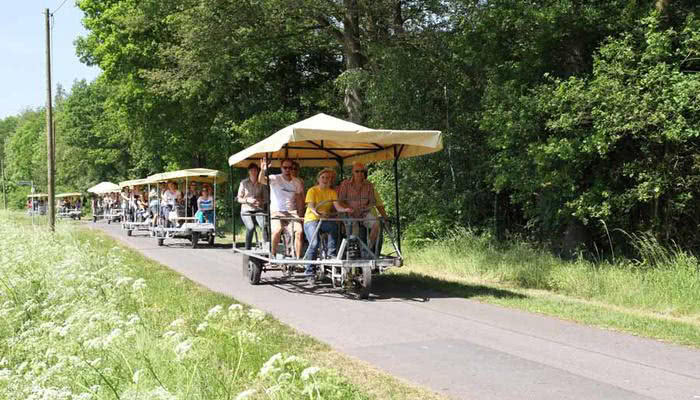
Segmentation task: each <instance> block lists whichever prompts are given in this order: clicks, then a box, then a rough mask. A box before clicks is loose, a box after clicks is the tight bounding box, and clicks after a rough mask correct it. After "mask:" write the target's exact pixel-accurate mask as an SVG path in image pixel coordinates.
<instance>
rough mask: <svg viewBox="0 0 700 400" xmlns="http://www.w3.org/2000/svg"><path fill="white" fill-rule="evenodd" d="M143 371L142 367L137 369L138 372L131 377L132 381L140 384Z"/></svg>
mask: <svg viewBox="0 0 700 400" xmlns="http://www.w3.org/2000/svg"><path fill="white" fill-rule="evenodd" d="M142 372H143V370H142V369H137V370H136V372H134V376H132V377H131V381H132V382H134V383H135V384H138V383H139V379H141V373H142Z"/></svg>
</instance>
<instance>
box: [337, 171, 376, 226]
mask: <svg viewBox="0 0 700 400" xmlns="http://www.w3.org/2000/svg"><path fill="white" fill-rule="evenodd" d="M338 199H340V200H341V201H344V202H346V203H347V205H348V206H349V207H350V208H352V213H350V216H351V217H353V218H362V217H364V216H365V215H366V214H367V212H368V211H369V209H371V208H372V207H374V205H375V204H376V200H375V199H374V186H373V185H372V182H370V181H368V180H364V181H363V182H362V183H361V184H355V183H353V181H352V179H346V180H344V181H343V182H342V183H341V184H340V188H339V189H338Z"/></svg>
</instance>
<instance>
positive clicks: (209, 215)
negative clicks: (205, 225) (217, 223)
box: [199, 210, 214, 224]
mask: <svg viewBox="0 0 700 400" xmlns="http://www.w3.org/2000/svg"><path fill="white" fill-rule="evenodd" d="M199 211H201V212H202V215H203V216H204V221H202V220H201V219H200V220H199V222H209V223H211V224H213V223H214V210H199Z"/></svg>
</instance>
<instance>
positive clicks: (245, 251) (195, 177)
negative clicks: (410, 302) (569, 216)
mask: <svg viewBox="0 0 700 400" xmlns="http://www.w3.org/2000/svg"><path fill="white" fill-rule="evenodd" d="M441 149H442V134H441V132H440V131H432V130H429V131H422V130H390V129H371V128H367V127H364V126H361V125H358V124H355V123H353V122H349V121H345V120H342V119H339V118H335V117H332V116H329V115H326V114H317V115H315V116H313V117H310V118H307V119H305V120H302V121H299V122H297V123H295V124H292V125H290V126H287V127H285V128H283V129H281V130H279V131H277V132H276V133H274V134H271V135H270V136H268V137H266V138H265V139H263V140H262V141H260V142H258V143H256V144H254V145H252V146H250V147H248V148H246V149H244V150H242V151H240V152H238V153H236V154H233V155H231V156H230V157H229V159H228V164H229V167H231V168H244V169H249V167H251V165H252V164H254V163H264V167H263V168H259V169H260V170H261V171H260V177H261V178H262V181H263V182H264V186H265V190H266V195H267V201H268V204H267V205H266V206H264V207H259V208H257V209H255V210H252V211H251V210H246V209H241V210H240V214H239V215H238V216H237V215H235V214H236V211H235V210H236V207H234V206H231V207H230V208H231V213H232V215H231V221H230V222H231V230H232V233H233V244H232V250H233V253H234V263H235V266H234V267H236V268H240V270H241V272H242V274H243V276H244V278H245V279H246V280H247V281H248V282H249V283H250V284H252V285H258V284H261V283H265V282H275V281H278V280H287V281H289V279H290V278H292V279H293V278H294V277H300V276H303V277H305V278H307V282H309V283H311V284H330V285H331V286H332V287H333V288H338V289H339V290H344V291H346V292H352V293H354V294H356V295H357V297H359V298H361V299H366V298H368V297H369V295H370V291H371V285H372V276H373V275H375V274H380V273H382V272H384V271H386V270H387V269H389V268H393V267H400V266H402V265H403V257H402V255H401V225H400V208H399V168H398V167H399V160H401V159H405V158H409V157H415V156H420V155H423V154H429V153H434V152H437V151H440V150H441ZM291 160H293V162H294V163H295V164H296V165H297V166H300V167H302V168H304V169H305V172H306V174H305V175H307V176H308V175H309V172H310V169H314V168H315V169H324V170H323V171H327V170H332V171H333V178H335V176H336V174H337V173H339V174H340V177H341V179H342V175H343V172H344V171H343V170H344V167H348V166H351V165H356V164H360V163H361V164H363V165H364V164H369V163H374V162H389V163H393V173H394V174H393V175H394V198H393V201H394V202H393V210H392V211H393V213H394V214H395V215H393V217H388V216H386V215H384V216H377V217H376V223H377V224H378V226H379V228H378V231H379V232H378V235H377V233H376V232H374V231H372V235H374V236H375V237H374V238H373V240H370V239H369V237H370V232H369V229H366V228H365V226H364V225H366V217H365V216H362V215H356V214H355V215H353V214H351V213H349V212H347V213H346V212H343V211H347V210H343V209H342V207H341V209H338V207H339V206H338V205H337V204H338V203H334V204H336V206H335V207H327V208H330V211H329V212H327V213H326V212H324V213H323V214H321V215H317V217H316V218H315V219H316V220H317V222H318V223H317V224H315V225H313V226H314V227H316V229H309V230H308V231H307V229H306V227H304V228H302V232H301V235H300V234H299V231H298V230H297V231H295V227H299V226H302V224H304V222H305V221H304V216H303V215H298V214H296V215H286V214H280V213H276V212H274V211H275V210H271V208H272V207H271V205H270V204H269V201H270V198H271V196H274V195H275V194H274V193H272V192H273V191H274V190H271V185H272V184H273V182H272V181H270V179H272V180H273V181H274V179H273V178H275V176H274V175H271V174H270V171H271V170H272V169H275V168H281V167H283V163H284V162H285V161H291ZM261 166H262V165H261ZM232 171H233V170H231V171H230V172H231V176H233V173H232ZM323 171H322V172H323ZM336 171H337V172H336ZM365 175H366V170H365ZM351 177H352V175H351ZM226 181H227V178H226V174H225V173H223V172H220V171H217V170H213V169H204V168H192V169H184V170H178V171H169V172H162V173H157V174H153V175H150V176H147V177H145V178H141V179H132V180H128V181H123V182H119V183H118V184H114V183H111V182H101V183H99V184H97V185H95V186H93V187H91V188H89V189H88V190H87V191H88V193H90V194H91V195H92V196H91V206H92V211H93V213H92V222H93V223H98V222H101V221H102V222H106V223H107V224H111V223H112V222H115V223H120V224H121V228H122V230H123V231H124V233H125V234H126V236H142V237H144V238H145V239H146V240H155V241H156V243H157V245H158V246H164V245H166V241H171V240H175V239H185V242H184V243H187V246H188V247H189V246H191V247H192V248H198V247H201V243H207V244H208V245H209V246H210V247H211V246H213V245H214V242H215V240H216V237H217V219H216V215H217V212H216V211H217V210H216V204H217V198H216V195H217V192H218V191H217V185H220V184H222V183H224V182H226ZM314 183H315V182H314ZM302 185H303V182H302ZM230 188H231V189H233V185H231V186H230ZM375 193H376V191H375ZM31 196H33V197H31V199H30V200H31V203H32V204H31V206H28V207H31V212H37V213H39V212H41V210H42V208H41V205H39V206H37V205H35V203H36V202H37V201H38V202H40V201H41V199H43V198H42V197H41V196H42V195H41V194H39V195H31ZM43 196H45V195H43ZM57 197H58V196H57ZM235 198H236V195H235V193H234V191H233V190H231V201H232V203H233V204H236V203H237V202H236V201H235ZM80 200H81V196H80V193H67V194H65V197H64V203H63V204H64V205H65V207H63V208H62V209H61V210H62V211H59V215H60V216H65V217H70V218H77V219H80V217H81V216H82V208H85V206H86V204H80ZM339 200H340V201H343V200H345V199H339ZM302 202H303V200H302ZM307 202H308V198H307ZM302 204H304V203H302ZM343 204H346V203H343ZM348 210H350V209H349V208H348ZM314 212H315V211H314ZM246 217H248V218H253V219H256V220H258V221H262V223H260V222H258V224H257V226H255V227H254V228H253V229H254V232H252V233H254V235H253V236H254V240H253V239H251V231H250V229H247V231H248V232H247V240H245V241H238V240H237V236H238V235H237V234H236V233H237V228H236V225H237V224H240V223H241V221H240V220H239V221H237V219H238V218H241V219H243V218H246ZM324 224H327V225H326V226H332V227H337V234H335V231H333V233H332V234H329V232H328V230H327V229H325V228H324V229H320V228H321V226H324ZM220 225H221V226H218V229H219V230H220V231H223V230H225V229H224V226H223V224H220ZM280 225H282V226H284V228H283V229H282V230H281V232H280V230H279V226H280ZM272 226H277V227H278V228H277V229H276V230H275V232H273V229H272ZM247 227H248V228H249V226H247ZM368 228H369V227H368ZM296 229H299V228H296ZM333 229H336V228H333ZM304 231H306V232H304ZM220 233H222V232H220ZM273 233H274V235H276V237H277V238H279V237H280V236H281V239H280V240H271V239H272V238H273V237H275V236H274V235H273ZM330 236H332V239H333V240H329V239H330ZM275 242H277V243H275ZM311 243H313V245H314V246H313V249H311V246H309V244H311ZM225 247H227V246H223V245H222V246H220V248H225ZM302 274H303V275H302Z"/></svg>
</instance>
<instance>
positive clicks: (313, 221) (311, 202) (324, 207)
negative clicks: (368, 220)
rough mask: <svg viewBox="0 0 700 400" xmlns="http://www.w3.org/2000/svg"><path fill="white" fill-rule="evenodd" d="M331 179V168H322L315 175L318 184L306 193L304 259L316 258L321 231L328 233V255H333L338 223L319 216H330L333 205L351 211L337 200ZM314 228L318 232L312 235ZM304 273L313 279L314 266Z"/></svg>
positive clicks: (334, 253) (338, 208) (341, 210)
mask: <svg viewBox="0 0 700 400" xmlns="http://www.w3.org/2000/svg"><path fill="white" fill-rule="evenodd" d="M332 179H333V170H332V169H329V168H326V169H324V170H322V171H321V172H319V173H318V176H317V180H318V185H316V186H314V187H312V188H311V189H309V191H308V192H307V193H306V214H305V215H304V233H305V234H306V240H308V241H309V247H308V249H307V250H306V255H305V257H304V259H306V260H314V259H315V258H316V251H317V250H318V245H319V237H320V235H321V233H327V234H328V255H329V256H331V257H335V255H336V243H337V242H338V224H337V223H336V222H335V221H321V218H324V217H328V216H330V214H331V211H332V209H333V206H335V209H336V210H338V211H340V212H348V213H350V212H352V209H351V208H347V207H343V206H342V205H341V204H340V202H338V193H337V192H336V191H335V189H333V188H331V187H330V184H331V180H332ZM319 224H321V227H320V228H318V226H319ZM316 229H319V233H318V235H316V237H314V233H315V232H316ZM305 273H306V275H307V277H308V278H309V279H313V275H314V268H313V265H312V264H309V265H307V266H306V271H305Z"/></svg>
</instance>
